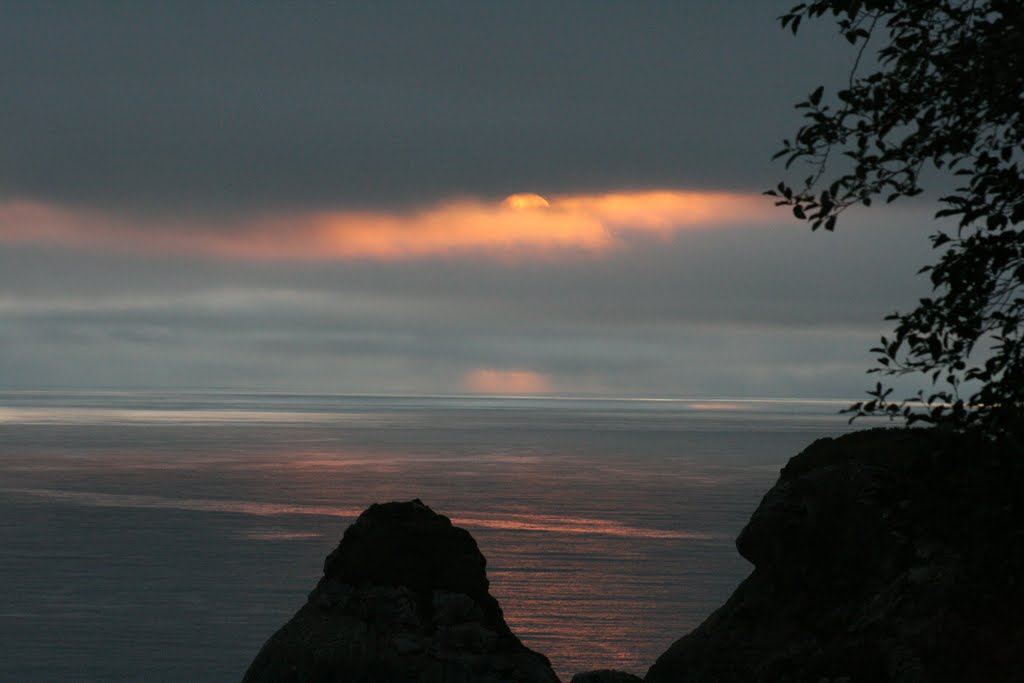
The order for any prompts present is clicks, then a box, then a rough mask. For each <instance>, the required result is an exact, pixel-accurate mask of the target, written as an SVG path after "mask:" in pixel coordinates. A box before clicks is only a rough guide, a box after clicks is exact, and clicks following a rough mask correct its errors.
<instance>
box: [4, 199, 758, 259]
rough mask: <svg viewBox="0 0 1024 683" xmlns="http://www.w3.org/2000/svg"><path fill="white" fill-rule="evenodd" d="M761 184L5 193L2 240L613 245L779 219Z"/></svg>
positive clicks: (275, 251)
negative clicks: (218, 197) (566, 190)
mask: <svg viewBox="0 0 1024 683" xmlns="http://www.w3.org/2000/svg"><path fill="white" fill-rule="evenodd" d="M776 218H777V216H776V215H775V214H774V213H773V212H772V207H771V205H770V204H767V203H766V202H765V201H764V199H763V197H761V196H760V195H751V194H740V193H729V192H703V191H676V190H656V191H645V192H609V193H603V194H591V195H556V196H551V197H548V198H545V197H542V196H541V195H538V194H532V193H522V194H513V195H510V196H509V197H507V198H506V199H505V200H504V201H502V202H483V201H473V200H462V201H452V202H445V203H440V204H437V205H433V206H429V207H425V208H422V209H419V210H416V211H411V212H405V213H402V212H388V211H344V210H339V211H310V212H296V213H290V214H274V215H258V216H250V217H247V218H242V219H233V220H231V221H224V222H218V223H213V222H209V221H208V222H206V223H203V222H202V221H196V220H189V219H166V218H164V219H154V218H129V217H126V216H122V215H117V214H110V213H105V212H100V211H90V210H84V209H67V208H62V207H57V206H51V205H48V204H41V203H34V202H25V201H9V202H6V203H0V243H2V242H7V243H26V244H53V245H58V246H64V247H76V248H92V249H98V250H118V251H130V252H156V253H181V254H197V255H209V256H214V257H224V258H233V259H241V260H258V261H346V260H357V259H367V260H414V259H424V258H434V257H444V256H459V255H483V256H492V257H518V256H530V255H537V254H547V255H551V254H555V255H557V254H560V253H589V254H595V253H604V252H607V251H609V250H612V249H615V248H622V247H623V246H625V245H626V244H627V243H628V240H629V238H630V237H631V236H644V235H646V236H649V237H653V238H656V239H669V238H671V237H672V235H674V234H675V233H676V232H679V231H682V230H700V229H710V228H715V227H719V226H725V225H744V226H746V225H754V224H764V223H769V222H773V221H774V220H775V219H776Z"/></svg>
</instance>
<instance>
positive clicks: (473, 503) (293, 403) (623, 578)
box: [0, 392, 849, 681]
mask: <svg viewBox="0 0 1024 683" xmlns="http://www.w3.org/2000/svg"><path fill="white" fill-rule="evenodd" d="M839 407H841V404H839V403H829V402H800V401H724V400H721V401H715V400H689V401H686V400H679V401H676V400H673V401H645V400H578V399H513V398H502V399H486V398H437V397H417V398H396V397H364V396H360V397H346V396H308V395H285V394H240V393H224V392H196V393H187V394H185V393H178V394H173V395H168V394H155V393H154V394H146V393H139V392H132V393H118V392H93V393H85V394H83V393H77V394H70V393H60V392H0V586H2V589H0V594H2V600H0V643H3V651H4V652H3V656H2V657H0V680H2V681H72V680H74V681H143V680H144V681H232V680H238V679H240V678H241V675H242V673H243V672H244V671H245V669H246V667H247V666H248V664H249V662H250V660H251V659H252V658H253V656H254V655H255V654H256V652H257V651H258V650H259V648H260V646H261V645H262V644H263V642H264V640H266V638H267V637H268V636H270V635H271V633H273V632H274V631H275V630H276V629H277V628H278V627H279V626H281V625H282V624H283V623H284V622H285V621H286V620H287V619H289V618H290V617H291V615H292V614H293V613H294V612H295V610H296V609H298V608H299V606H301V604H302V603H303V601H304V600H305V596H306V594H307V592H308V591H309V590H310V589H311V588H312V587H313V586H314V584H315V583H316V581H317V579H318V578H319V576H320V572H321V567H322V562H323V558H324V557H325V556H326V555H327V553H328V552H330V551H331V549H332V548H333V547H334V546H335V544H336V543H337V542H338V540H339V538H340V536H341V534H342V532H343V531H344V529H345V528H346V527H347V526H348V525H349V524H350V523H351V522H352V521H353V520H354V518H355V517H356V516H357V515H358V514H359V512H360V511H361V510H362V509H364V508H366V507H367V506H369V505H370V504H371V503H373V502H377V501H388V500H406V499H410V498H414V497H418V498H421V499H423V501H424V502H426V503H427V504H428V505H430V506H431V507H433V508H434V509H435V510H436V511H438V512H442V513H444V514H446V515H448V516H450V517H451V518H452V520H453V521H454V522H455V523H456V524H458V525H460V526H463V527H465V528H466V529H468V530H470V531H471V532H472V533H473V535H474V536H475V537H476V539H477V541H478V543H479V544H480V548H481V550H482V551H483V553H484V555H486V557H487V560H488V574H489V576H490V579H491V585H492V593H493V594H494V595H495V596H496V597H497V598H498V599H499V601H500V602H501V604H502V606H503V607H504V610H505V616H506V619H507V620H508V622H509V624H510V625H511V626H512V628H513V630H514V631H515V632H516V633H517V634H519V636H520V637H521V638H522V639H523V640H524V641H525V642H526V643H527V644H528V645H529V646H530V647H532V648H534V649H536V650H539V651H541V652H543V653H545V654H547V655H548V656H549V657H550V658H551V660H552V663H553V665H554V667H555V669H556V671H557V672H558V673H559V675H561V676H562V677H563V678H565V679H566V680H568V678H570V677H571V675H572V674H573V673H574V672H576V671H581V670H584V669H588V668H599V667H614V668H619V669H623V670H626V671H631V672H633V673H637V674H640V675H642V674H643V673H644V672H645V671H646V669H647V667H648V666H649V665H650V664H651V663H653V661H654V659H655V658H656V657H657V655H658V654H660V653H661V652H662V651H664V650H665V648H667V647H668V645H669V644H670V643H671V642H672V641H674V640H675V639H676V638H678V637H679V636H681V635H682V634H684V633H686V632H687V631H689V630H690V629H692V628H693V627H694V626H696V625H697V624H699V623H700V622H701V621H702V620H703V619H704V617H706V616H707V615H708V614H709V613H710V612H711V611H712V610H713V609H714V608H715V607H717V606H718V605H720V604H721V603H722V602H723V601H724V600H725V599H726V598H727V597H728V596H729V594H730V593H731V592H732V590H733V588H735V586H736V585H737V584H738V583H739V581H740V580H742V579H743V578H744V577H745V576H746V575H747V574H748V573H749V571H750V569H751V567H750V565H749V564H748V563H746V561H744V560H743V559H742V558H741V557H739V555H738V554H737V553H736V551H735V548H734V546H733V540H734V539H735V537H736V534H737V533H738V532H739V530H740V529H741V528H742V527H743V524H744V523H745V522H746V520H747V518H748V517H749V515H750V513H751V512H752V511H753V510H754V508H755V507H756V506H757V504H758V502H759V501H760V498H761V496H762V495H763V493H764V492H765V491H766V490H767V488H768V487H769V486H771V484H772V483H773V482H774V481H775V479H776V477H777V474H778V470H779V468H780V467H781V466H782V465H783V464H784V463H785V462H786V460H787V459H788V458H789V457H790V456H792V455H794V454H795V453H797V452H798V451H799V450H800V449H802V448H803V447H804V446H806V445H807V444H808V443H810V442H811V441H812V440H814V439H815V438H818V437H820V436H827V435H837V434H839V433H841V432H844V431H847V430H848V429H849V428H848V427H847V425H846V422H845V420H844V419H843V418H842V417H840V416H837V415H836V414H835V413H836V410H837V409H838V408H839Z"/></svg>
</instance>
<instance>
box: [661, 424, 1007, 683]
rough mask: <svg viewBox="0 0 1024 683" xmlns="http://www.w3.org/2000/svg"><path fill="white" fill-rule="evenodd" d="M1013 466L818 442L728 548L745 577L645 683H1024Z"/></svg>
mask: <svg viewBox="0 0 1024 683" xmlns="http://www.w3.org/2000/svg"><path fill="white" fill-rule="evenodd" d="M1022 487H1024V453H1022V452H1021V451H1020V448H1019V447H1017V446H1007V445H1006V444H1002V445H998V446H996V445H992V444H987V443H985V442H983V441H981V440H977V439H974V440H972V439H968V438H965V437H953V436H949V435H945V436H943V435H940V434H938V433H936V432H934V431H932V430H871V431H865V432H858V433H854V434H850V435H847V436H844V437H842V438H838V439H821V440H819V441H817V442H815V443H814V444H812V445H811V446H810V447H809V448H807V449H806V450H805V451H804V452H803V453H801V454H800V455H798V456H796V457H794V458H793V459H792V460H790V462H789V464H788V465H787V466H786V467H785V469H783V471H782V474H781V476H780V478H779V481H778V483H777V484H776V485H775V486H774V487H773V488H772V489H771V490H770V491H769V492H768V493H767V495H765V497H764V499H763V500H762V502H761V505H760V506H759V507H758V508H757V511H756V512H755V513H754V515H753V517H752V518H751V520H750V522H749V523H748V524H747V526H746V528H745V529H744V530H743V532H742V533H741V534H740V536H739V538H738V540H737V543H736V545H737V548H738V549H739V551H740V553H741V554H742V555H743V556H744V557H745V558H747V559H748V560H750V561H751V562H752V563H753V564H754V565H755V569H754V571H753V573H752V574H751V575H750V577H749V578H747V579H746V580H745V581H744V582H743V583H742V584H741V585H740V586H739V588H737V590H736V591H735V593H734V594H733V595H732V597H731V598H730V599H729V600H728V602H726V604H725V605H723V606H722V607H721V608H719V609H718V610H717V611H716V612H714V613H713V614H712V615H711V616H710V617H708V619H707V620H706V621H705V622H704V623H703V624H701V626H699V627H698V628H697V629H695V630H694V631H693V632H692V633H690V634H689V635H686V636H685V637H683V638H682V639H680V640H679V641H677V642H676V643H675V644H673V645H672V647H671V648H669V650H668V651H667V652H665V654H663V655H662V656H661V657H660V658H659V659H658V661H657V662H656V663H655V664H654V666H652V667H651V669H650V671H649V672H648V674H647V677H646V679H645V680H646V681H648V682H649V683H661V682H667V681H672V682H673V683H683V682H687V681H693V682H699V683H711V682H718V683H725V682H729V681H736V682H740V681H742V682H744V683H749V682H754V681H764V682H768V681H771V682H773V683H778V682H784V681H813V682H815V683H818V682H821V681H831V682H835V683H838V682H839V681H846V682H849V683H856V682H859V681H869V682H876V681H908V682H921V683H923V682H926V681H929V682H935V681H938V682H943V681H950V682H952V681H958V682H959V681H1024V618H1022V609H1024V501H1022V494H1024V488H1022Z"/></svg>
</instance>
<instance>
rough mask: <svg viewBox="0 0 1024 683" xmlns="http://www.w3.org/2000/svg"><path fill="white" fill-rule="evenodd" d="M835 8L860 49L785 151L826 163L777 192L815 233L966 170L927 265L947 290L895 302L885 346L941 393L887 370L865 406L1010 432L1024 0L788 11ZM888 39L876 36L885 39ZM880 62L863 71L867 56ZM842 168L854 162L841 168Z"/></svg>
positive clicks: (788, 19)
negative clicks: (907, 393) (914, 386)
mask: <svg viewBox="0 0 1024 683" xmlns="http://www.w3.org/2000/svg"><path fill="white" fill-rule="evenodd" d="M826 14H830V15H832V17H834V18H835V20H836V22H837V25H838V28H839V32H840V33H841V35H842V36H843V37H844V38H845V39H846V40H847V41H849V42H850V43H851V44H852V45H853V46H855V48H856V57H855V59H854V63H853V66H852V69H851V71H850V74H849V78H848V80H847V83H846V84H845V87H843V88H842V89H839V90H837V91H836V92H835V93H834V97H829V98H826V96H825V95H826V92H825V88H824V87H823V86H819V87H818V88H816V89H815V90H814V91H813V92H812V93H811V94H810V95H809V96H808V98H807V99H806V100H805V101H803V102H800V103H799V104H797V105H796V106H797V108H798V109H801V110H803V118H804V121H803V125H802V126H801V127H800V128H799V130H798V131H797V133H796V135H795V136H794V137H793V139H792V140H786V141H785V142H784V143H783V147H782V149H781V150H780V151H779V152H778V153H777V154H776V158H779V157H782V158H784V159H785V162H786V168H789V167H790V166H791V165H792V164H793V163H794V162H796V161H798V160H800V161H802V162H807V163H809V165H810V166H811V170H812V173H811V175H810V176H808V177H807V178H806V180H804V181H803V184H802V186H799V187H798V188H794V187H791V186H790V185H788V184H786V183H785V182H782V183H779V184H778V186H777V187H776V188H775V189H773V190H769V191H768V192H767V194H770V195H773V196H776V197H777V198H778V200H777V202H776V203H777V204H779V205H786V206H790V207H792V211H793V214H794V216H796V217H797V218H798V219H801V220H804V221H806V222H808V223H809V224H810V226H811V228H812V229H813V230H817V229H818V228H824V229H826V230H833V229H834V228H835V226H836V223H837V219H838V218H839V216H840V215H841V214H842V213H843V212H844V211H845V210H846V209H847V208H849V207H851V206H854V205H857V204H863V205H864V206H870V205H871V203H872V201H873V200H875V199H884V201H886V202H892V201H894V200H896V199H898V198H900V197H913V196H915V195H918V194H920V193H921V192H922V187H921V185H920V184H919V180H920V178H921V173H922V171H923V170H925V169H926V168H929V167H930V168H933V169H938V170H939V171H940V172H942V173H946V174H951V175H953V176H956V177H958V179H959V181H960V183H959V184H960V186H959V187H957V188H956V189H955V190H954V191H953V192H952V194H949V195H947V196H943V197H941V198H940V199H939V202H940V204H941V208H940V210H939V211H937V213H936V214H935V215H936V218H944V217H949V218H953V219H956V221H957V222H956V225H955V227H950V228H948V229H940V230H939V232H936V233H935V234H933V235H932V236H931V243H932V247H933V248H934V249H935V250H937V252H938V259H937V262H936V263H935V264H934V265H931V266H926V267H925V268H922V269H921V272H922V273H927V274H928V276H929V277H930V278H931V282H932V285H933V292H932V296H931V297H928V298H923V299H921V300H920V301H919V302H918V304H917V307H916V308H914V309H913V310H912V311H910V312H907V313H899V312H897V313H893V314H892V315H890V316H888V317H887V318H886V319H887V320H893V321H895V329H894V331H893V333H892V335H891V336H890V337H882V340H881V343H880V344H879V345H878V346H877V347H875V348H873V349H872V352H873V353H876V354H877V362H878V366H877V367H875V368H873V369H871V370H869V372H876V373H880V374H881V375H884V376H893V375H911V374H917V373H919V374H921V375H923V377H924V378H926V379H925V383H926V384H930V387H931V389H930V391H928V392H926V391H925V390H922V391H919V392H918V393H917V395H916V396H913V397H910V398H907V399H903V400H894V399H893V398H892V389H891V388H888V387H886V386H884V385H883V383H882V382H879V383H878V384H877V385H876V386H875V388H874V389H872V390H870V391H868V394H869V396H870V397H871V399H870V400H868V401H862V402H858V403H856V404H854V405H852V406H851V407H850V408H849V409H848V411H847V412H851V413H853V417H852V418H851V421H852V420H853V419H855V418H856V417H859V416H864V415H879V414H881V415H888V416H889V417H890V418H897V417H902V418H904V419H905V420H906V421H907V423H908V424H909V423H914V422H925V423H932V424H936V425H946V426H950V427H952V428H955V429H957V430H963V429H970V428H975V429H981V430H984V431H985V432H986V433H988V434H989V435H991V436H993V437H995V436H998V435H1001V434H1006V433H1010V432H1019V431H1020V430H1021V424H1022V415H1024V341H1022V321H1024V234H1022V222H1024V3H1022V2H1021V1H1020V0H974V1H971V0H820V1H817V2H808V3H801V4H799V5H796V6H795V7H793V8H792V9H791V10H790V11H789V12H788V13H786V14H785V15H783V16H782V17H780V18H779V20H780V23H781V24H782V27H783V28H784V29H785V28H789V29H790V30H792V31H793V33H794V34H795V33H796V32H797V31H798V30H799V27H800V25H801V22H803V21H804V20H813V19H820V18H821V17H823V16H825V15H826ZM879 38H880V39H881V40H882V44H880V45H877V46H875V45H874V44H873V43H872V40H877V39H879ZM869 57H870V58H871V61H872V62H873V64H874V65H875V66H874V67H873V69H874V70H872V71H870V73H861V71H862V70H863V67H862V64H863V63H864V62H866V61H867V58H869ZM837 164H838V165H840V166H841V167H842V170H841V171H832V170H830V168H829V166H830V165H832V166H835V165H837Z"/></svg>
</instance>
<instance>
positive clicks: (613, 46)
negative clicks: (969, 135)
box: [0, 0, 933, 398]
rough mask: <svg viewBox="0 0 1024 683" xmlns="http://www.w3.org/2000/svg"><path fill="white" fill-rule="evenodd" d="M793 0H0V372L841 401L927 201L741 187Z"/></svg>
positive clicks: (789, 67) (913, 244)
mask: <svg viewBox="0 0 1024 683" xmlns="http://www.w3.org/2000/svg"><path fill="white" fill-rule="evenodd" d="M789 4H791V3H788V2H781V3H777V2H768V1H765V0H743V1H736V2H728V3H725V2H712V1H707V2H700V1H696V0H695V1H692V2H679V1H678V0H675V1H672V2H668V1H664V2H658V1H652V2H645V3H626V2H610V1H605V0H567V1H564V2H559V3H549V2H530V1H521V2H514V3H513V2H486V3H484V2H475V1H469V0H464V1H459V2H456V1H446V0H439V1H437V2H430V3H425V2H422V1H420V0H408V1H397V0H396V1H388V0H381V1H379V2H374V3H333V4H327V3H309V4H301V3H298V4H292V3H288V4H286V3H261V2H249V3H233V2H231V3H229V2H224V3H156V2H153V3H121V2H109V3H104V2H93V3H60V2H53V3H50V2H45V1H43V0H40V1H38V2H32V3H17V2H5V3H0V64H2V65H3V71H4V83H5V96H4V102H3V105H2V106H0V382H2V385H0V388H7V389H37V388H69V389H90V388H92V389H99V388H103V389H109V388H146V389H164V388H166V389H175V388H232V389H246V390H248V389H251V390H270V391H278V390H279V391H310V392H330V393H341V394H353V393H358V394H362V393H369V394H483V395H556V396H559V395H565V396H568V395H581V396H607V397H612V396H625V397H687V398H691V397H799V398H858V397H860V396H861V395H862V393H863V389H864V388H865V387H867V386H868V385H869V383H871V382H873V379H872V378H870V377H868V376H866V375H865V374H864V371H865V369H867V368H868V367H870V365H871V354H869V353H868V349H869V348H870V347H871V346H872V345H873V344H874V342H875V341H877V338H878V336H879V335H880V334H882V333H884V332H885V331H886V329H887V328H886V323H885V322H884V321H883V320H882V318H883V317H884V316H885V315H886V314H888V313H890V312H892V311H893V310H894V309H896V308H906V307H908V306H909V305H912V304H913V303H914V302H915V301H916V299H917V298H918V297H920V296H925V295H927V293H928V290H927V281H926V280H924V279H922V278H920V277H917V276H916V275H915V273H916V271H917V269H918V268H919V267H920V266H921V265H924V264H926V263H928V262H929V261H930V256H929V249H928V243H927V239H926V236H927V235H928V234H929V233H930V232H932V231H933V227H932V225H931V221H930V215H931V211H932V209H931V208H930V207H929V206H928V204H926V203H924V202H916V203H914V202H910V203H903V204H899V203H897V204H895V205H892V206H891V207H887V208H872V209H870V210H862V211H853V212H850V213H848V214H846V215H845V216H844V219H845V220H844V221H842V222H841V224H840V227H839V230H837V232H835V233H812V232H811V231H810V229H809V228H808V227H806V225H804V224H802V223H800V222H798V221H796V220H794V219H793V218H792V215H791V214H789V213H788V211H787V210H786V209H784V208H777V207H775V206H773V204H772V201H771V200H770V198H767V197H764V196H763V195H762V194H761V193H762V191H763V190H765V189H767V188H768V187H771V186H773V185H775V184H776V183H777V182H778V180H780V179H782V178H784V177H788V178H789V179H790V180H794V179H796V178H802V177H803V176H804V175H806V170H805V169H796V170H795V171H794V172H793V174H792V175H789V176H787V174H786V171H785V170H784V168H783V167H782V165H781V164H780V163H773V162H772V161H771V156H772V154H773V153H774V152H775V151H776V150H777V149H778V148H779V147H780V144H781V141H782V140H783V138H786V137H788V136H791V135H792V134H793V132H795V130H796V128H797V127H798V126H799V112H797V111H796V110H795V109H794V108H793V105H794V103H796V102H798V101H799V100H800V99H802V98H803V97H805V96H806V94H807V93H809V92H810V91H811V90H813V89H814V87H815V86H817V85H818V84H819V83H823V84H835V85H837V86H838V85H840V84H841V83H842V82H843V81H844V80H845V78H846V74H847V72H848V68H849V64H850V63H851V60H852V58H853V54H852V52H851V48H850V47H849V46H848V45H847V44H846V43H845V41H843V40H842V39H841V38H839V37H838V36H837V35H836V34H835V33H834V31H833V29H832V27H831V26H829V25H828V24H827V23H823V24H822V25H821V26H813V25H812V26H808V27H805V28H804V29H802V30H801V33H800V35H799V36H797V37H794V36H792V35H791V34H790V33H789V32H784V31H782V30H781V29H780V28H779V27H778V23H777V21H776V17H777V16H778V15H780V14H782V13H783V12H784V11H785V10H787V9H788V7H789Z"/></svg>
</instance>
